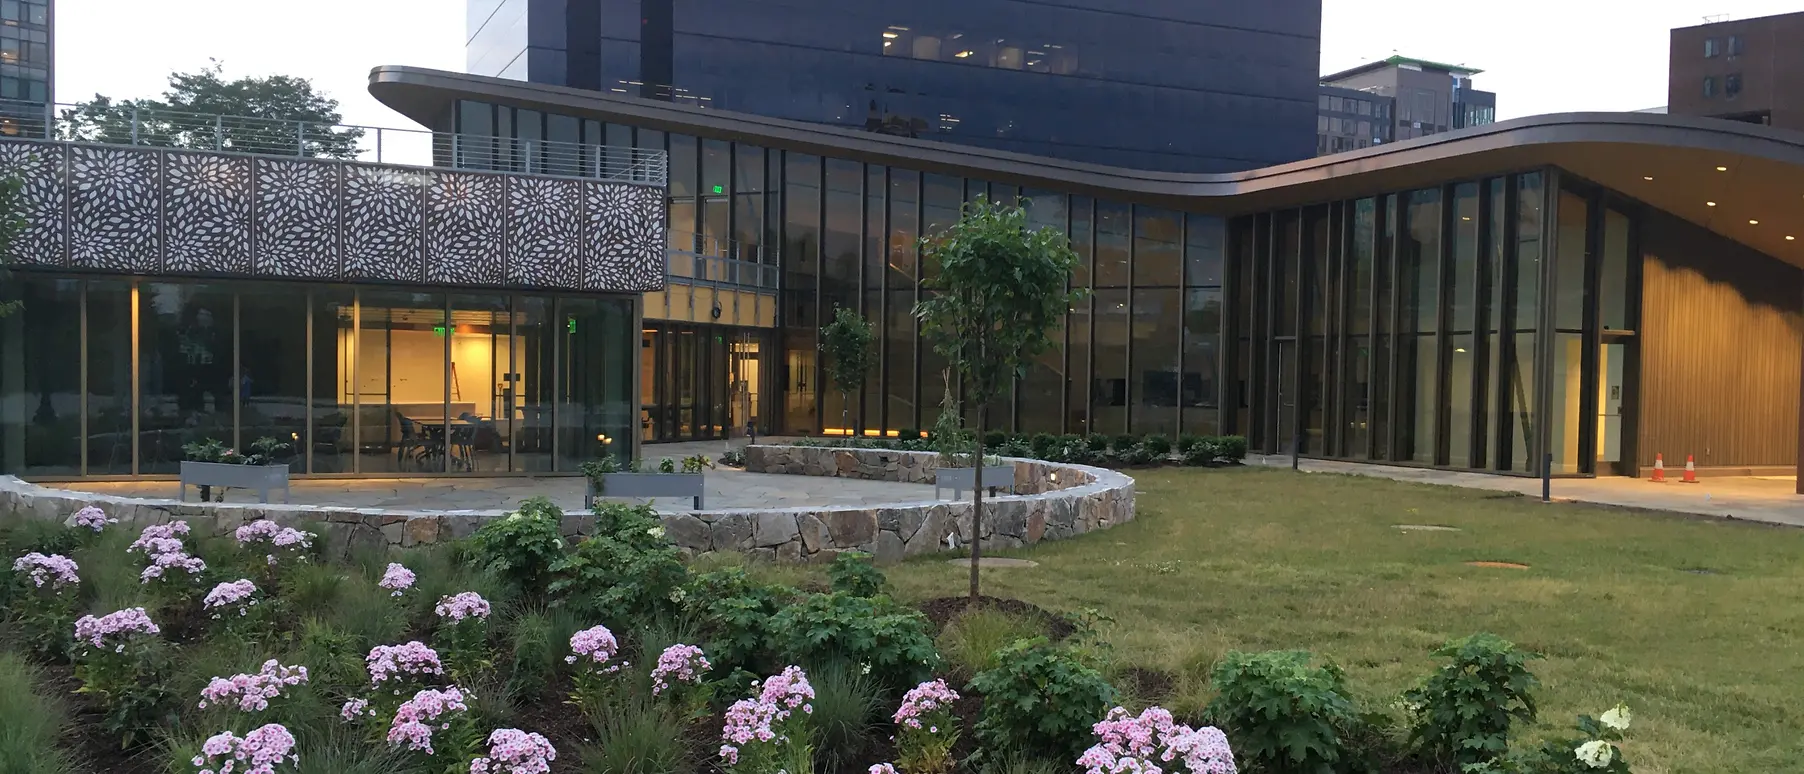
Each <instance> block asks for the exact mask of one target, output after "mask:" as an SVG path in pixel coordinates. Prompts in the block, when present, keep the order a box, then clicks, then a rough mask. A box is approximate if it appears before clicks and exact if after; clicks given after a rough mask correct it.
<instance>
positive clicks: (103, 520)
mask: <svg viewBox="0 0 1804 774" xmlns="http://www.w3.org/2000/svg"><path fill="white" fill-rule="evenodd" d="M69 523H70V524H73V525H75V526H77V527H82V528H85V529H91V530H94V531H95V532H99V531H101V530H102V529H105V528H106V525H108V524H118V523H119V520H118V519H109V518H107V515H106V511H103V510H100V509H99V508H98V507H95V506H92V505H90V506H88V507H86V508H83V509H81V510H79V511H76V512H75V515H74V516H73V517H70V519H69Z"/></svg>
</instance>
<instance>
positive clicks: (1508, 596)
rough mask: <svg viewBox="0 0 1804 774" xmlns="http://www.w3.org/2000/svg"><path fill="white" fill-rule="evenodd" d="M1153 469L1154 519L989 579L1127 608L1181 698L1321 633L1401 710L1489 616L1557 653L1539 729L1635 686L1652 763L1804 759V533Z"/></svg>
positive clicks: (1381, 700)
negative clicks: (1218, 673) (1407, 693)
mask: <svg viewBox="0 0 1804 774" xmlns="http://www.w3.org/2000/svg"><path fill="white" fill-rule="evenodd" d="M1135 476H1136V478H1137V479H1138V481H1139V488H1138V491H1139V499H1138V514H1139V517H1138V520H1137V521H1135V522H1134V523H1132V524H1128V525H1125V526H1122V527H1119V528H1116V529H1111V530H1108V531H1105V532H1100V533H1094V534H1091V535H1087V536H1084V537H1081V538H1078V539H1074V540H1070V541H1065V542H1060V543H1049V544H1046V545H1044V546H1041V547H1039V548H1036V549H1032V550H1024V551H1013V552H1006V553H1007V554H1008V555H1012V556H1020V557H1023V558H1029V559H1033V560H1035V561H1037V562H1039V566H1038V567H1035V568H1029V569H997V570H986V571H985V574H984V579H983V580H984V584H985V593H987V594H993V595H996V596H1012V597H1017V598H1021V599H1024V600H1027V601H1030V602H1033V603H1036V604H1039V605H1042V606H1045V607H1049V608H1053V609H1058V610H1078V609H1082V608H1096V609H1098V610H1100V611H1102V612H1104V613H1106V614H1108V615H1110V616H1112V617H1113V618H1114V619H1115V621H1116V623H1115V625H1114V626H1113V628H1112V630H1111V632H1110V636H1111V639H1112V640H1113V641H1114V643H1115V648H1116V651H1117V658H1118V659H1119V660H1120V661H1121V662H1122V663H1125V664H1131V665H1139V666H1146V667H1151V668H1156V669H1160V670H1165V671H1168V672H1172V673H1175V674H1176V675H1177V676H1178V688H1177V693H1176V695H1174V696H1171V697H1167V698H1166V701H1168V702H1169V703H1171V704H1173V705H1177V706H1180V707H1196V706H1200V705H1201V704H1202V703H1205V702H1206V701H1207V700H1208V695H1207V690H1208V689H1207V682H1206V679H1205V676H1206V674H1207V672H1208V670H1209V668H1210V666H1211V665H1212V663H1213V662H1214V660H1215V659H1216V658H1217V657H1218V656H1219V655H1221V654H1223V653H1225V652H1227V651H1229V650H1274V649H1306V650H1310V651H1313V652H1315V653H1316V654H1318V655H1320V656H1323V657H1327V658H1331V659H1333V660H1334V661H1335V662H1337V663H1339V664H1340V665H1341V666H1342V667H1344V668H1345V669H1346V670H1347V673H1348V676H1349V681H1350V683H1351V685H1352V687H1353V689H1354V690H1355V691H1356V692H1357V693H1358V694H1359V695H1360V697H1361V699H1362V701H1364V702H1365V703H1366V704H1367V705H1368V706H1369V707H1370V708H1373V709H1380V708H1384V707H1387V706H1388V705H1389V704H1390V703H1391V702H1392V701H1393V700H1394V699H1395V698H1396V696H1397V694H1399V693H1400V692H1401V691H1403V690H1404V689H1406V688H1408V687H1410V686H1412V685H1413V684H1414V683H1415V682H1416V681H1418V680H1420V679H1421V678H1422V676H1424V675H1425V674H1427V673H1428V671H1429V670H1430V669H1431V668H1432V665H1433V660H1432V659H1431V657H1430V656H1429V651H1430V650H1431V649H1433V648H1434V647H1436V646H1437V645H1440V644H1441V643H1443V642H1445V641H1447V640H1449V639H1452V638H1455V637H1460V636H1464V635H1467V634H1471V633H1473V632H1477V631H1490V632H1494V633H1496V634H1498V635H1501V636H1503V637H1506V638H1508V639H1511V640H1514V641H1515V642H1517V643H1518V644H1521V645H1524V646H1527V647H1529V648H1532V649H1533V650H1535V651H1538V652H1540V653H1542V654H1544V655H1545V656H1546V658H1545V659H1544V660H1541V661H1536V662H1534V664H1533V669H1534V671H1535V673H1536V674H1537V675H1538V676H1539V677H1540V678H1541V680H1542V681H1543V683H1544V685H1543V687H1542V688H1541V691H1540V693H1539V699H1540V702H1541V717H1542V720H1541V724H1540V726H1539V727H1538V728H1539V729H1540V732H1541V733H1546V732H1552V731H1556V730H1558V731H1564V730H1566V729H1567V728H1569V726H1570V724H1571V721H1572V719H1573V718H1574V716H1576V715H1577V714H1578V713H1580V712H1587V713H1592V714H1595V713H1598V712H1601V711H1602V710H1604V709H1607V708H1609V707H1610V706H1612V705H1614V704H1615V703H1616V702H1618V701H1624V702H1627V703H1628V704H1629V705H1630V706H1631V707H1632V708H1633V709H1634V711H1635V724H1636V725H1635V728H1634V729H1633V730H1632V732H1631V735H1630V739H1629V742H1628V743H1627V744H1626V745H1624V749H1625V751H1626V752H1627V754H1628V755H1629V756H1631V757H1630V760H1631V762H1632V763H1633V764H1634V769H1635V771H1637V772H1641V773H1642V774H1667V773H1670V774H1681V773H1689V772H1696V773H1698V774H1706V773H1707V774H1734V773H1736V772H1748V773H1749V774H1752V773H1754V772H1760V773H1762V774H1766V773H1769V772H1799V771H1804V732H1801V730H1804V701H1800V699H1799V697H1800V695H1804V531H1800V530H1794V529H1785V528H1776V527H1765V526H1756V525H1750V524H1747V523H1731V522H1720V521H1711V520H1693V519H1684V518H1677V517H1672V516H1665V515H1660V514H1652V513H1644V512H1634V511H1626V510H1617V509H1609V508H1601V507H1590V506H1580V505H1570V504H1557V505H1551V506H1549V505H1542V504H1540V503H1538V502H1535V501H1533V500H1530V499H1526V498H1518V497H1513V496H1502V495H1499V494H1497V493H1494V492H1479V491H1473V490H1462V489H1454V488H1446V487H1432V486H1425V485H1418V484H1404V483H1398V482H1392V481H1386V480H1380V479H1372V478H1357V477H1349V476H1337V475H1325V474H1296V473H1292V472H1290V471H1277V470H1255V469H1231V470H1196V469H1175V468H1174V469H1161V470H1154V471H1143V472H1139V473H1136V474H1135ZM1398 524H1427V525H1445V526H1451V527H1457V528H1459V530H1460V531H1457V532H1451V531H1433V532H1428V531H1411V532H1405V531H1402V530H1399V529H1397V528H1396V527H1395V526H1394V525H1398ZM1473 560H1494V561H1505V562H1516V563H1521V564H1526V565H1529V569H1526V570H1517V569H1490V568H1478V567H1471V566H1467V565H1466V564H1465V562H1467V561H1473ZM889 577H890V579H891V581H892V582H893V583H894V584H895V585H896V586H897V589H898V592H899V593H900V595H901V596H904V597H908V598H916V599H918V598H926V597H933V596H945V595H951V594H960V593H963V591H964V589H965V584H966V575H965V570H963V569H962V568H958V567H953V566H948V565H947V564H946V562H945V558H944V557H940V558H938V559H922V560H916V561H913V562H910V563H907V564H905V565H903V566H901V567H897V568H891V569H890V570H889Z"/></svg>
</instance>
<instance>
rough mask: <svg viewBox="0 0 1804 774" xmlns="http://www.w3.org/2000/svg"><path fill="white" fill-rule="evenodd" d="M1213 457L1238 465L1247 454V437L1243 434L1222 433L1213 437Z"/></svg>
mask: <svg viewBox="0 0 1804 774" xmlns="http://www.w3.org/2000/svg"><path fill="white" fill-rule="evenodd" d="M1215 444H1216V445H1215V458H1216V460H1217V461H1219V462H1223V463H1226V464H1229V465H1239V464H1240V462H1241V460H1244V459H1246V456H1247V439H1246V436H1244V435H1223V436H1217V437H1216V439H1215Z"/></svg>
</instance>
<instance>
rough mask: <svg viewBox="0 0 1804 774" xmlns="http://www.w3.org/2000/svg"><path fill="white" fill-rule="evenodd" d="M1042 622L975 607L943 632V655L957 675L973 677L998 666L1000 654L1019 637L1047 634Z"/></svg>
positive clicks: (940, 645)
mask: <svg viewBox="0 0 1804 774" xmlns="http://www.w3.org/2000/svg"><path fill="white" fill-rule="evenodd" d="M1045 634H1046V631H1045V627H1043V626H1041V625H1040V624H1039V622H1037V621H1033V620H1031V619H1028V618H1023V617H1021V616H1018V615H1012V614H1010V613H1004V612H1002V611H1000V610H982V609H979V610H971V611H969V612H966V613H963V614H961V615H959V616H958V617H957V618H954V619H952V622H951V623H950V624H948V625H947V626H946V630H945V631H943V632H940V638H939V643H938V644H939V649H940V657H941V658H943V659H945V661H946V665H947V667H948V668H950V669H951V670H952V673H953V674H954V675H957V676H960V677H966V678H968V677H970V676H972V675H975V674H977V673H978V672H982V671H984V670H986V669H994V668H995V667H996V653H997V651H1000V650H1002V649H1003V648H1005V647H1007V646H1009V645H1012V644H1014V643H1015V642H1016V641H1017V640H1030V639H1033V638H1035V637H1041V636H1045Z"/></svg>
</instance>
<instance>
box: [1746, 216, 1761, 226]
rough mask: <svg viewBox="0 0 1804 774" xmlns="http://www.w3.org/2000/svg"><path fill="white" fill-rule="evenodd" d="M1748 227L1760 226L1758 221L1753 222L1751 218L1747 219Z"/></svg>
mask: <svg viewBox="0 0 1804 774" xmlns="http://www.w3.org/2000/svg"><path fill="white" fill-rule="evenodd" d="M1748 225H1750V226H1758V225H1760V221H1758V220H1754V219H1753V218H1749V219H1748Z"/></svg>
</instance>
